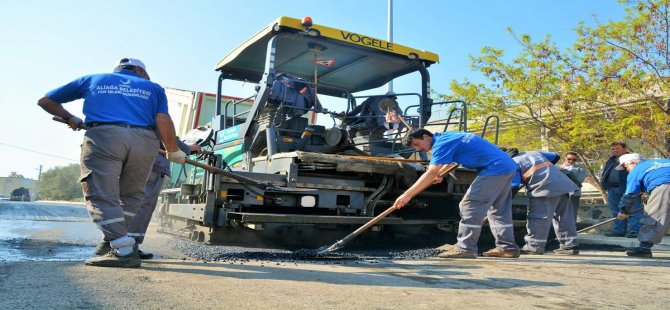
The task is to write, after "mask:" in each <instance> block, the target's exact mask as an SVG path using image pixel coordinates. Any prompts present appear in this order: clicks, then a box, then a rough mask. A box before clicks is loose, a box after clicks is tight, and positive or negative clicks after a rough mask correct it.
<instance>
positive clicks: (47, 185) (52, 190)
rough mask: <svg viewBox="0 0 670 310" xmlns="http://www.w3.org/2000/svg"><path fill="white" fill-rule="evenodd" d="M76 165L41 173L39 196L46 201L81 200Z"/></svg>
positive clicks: (81, 195) (78, 169) (77, 167)
mask: <svg viewBox="0 0 670 310" xmlns="http://www.w3.org/2000/svg"><path fill="white" fill-rule="evenodd" d="M79 173H80V168H79V165H78V164H72V165H69V166H65V167H57V168H53V169H50V170H47V171H46V172H44V173H42V177H41V180H40V183H39V195H40V197H41V198H42V199H46V200H75V199H81V198H83V194H82V190H81V186H80V185H79Z"/></svg>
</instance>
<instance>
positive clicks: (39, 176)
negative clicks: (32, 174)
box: [35, 165, 42, 200]
mask: <svg viewBox="0 0 670 310" xmlns="http://www.w3.org/2000/svg"><path fill="white" fill-rule="evenodd" d="M41 181H42V165H40V168H39V172H38V173H37V186H35V200H38V199H39V198H40V195H39V190H40V184H41Z"/></svg>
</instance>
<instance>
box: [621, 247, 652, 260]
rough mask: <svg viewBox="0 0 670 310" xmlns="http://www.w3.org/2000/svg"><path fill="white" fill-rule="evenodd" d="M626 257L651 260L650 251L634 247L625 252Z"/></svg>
mask: <svg viewBox="0 0 670 310" xmlns="http://www.w3.org/2000/svg"><path fill="white" fill-rule="evenodd" d="M626 255H628V256H633V257H645V258H651V249H646V248H641V247H635V248H630V249H628V250H626Z"/></svg>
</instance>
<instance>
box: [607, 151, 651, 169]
mask: <svg viewBox="0 0 670 310" xmlns="http://www.w3.org/2000/svg"><path fill="white" fill-rule="evenodd" d="M643 160H644V158H642V156H640V154H637V153H631V154H623V155H621V156H620V157H619V165H618V166H616V168H614V169H616V170H624V169H625V170H626V171H628V172H630V171H631V170H633V168H635V166H637V163H639V162H641V161H643Z"/></svg>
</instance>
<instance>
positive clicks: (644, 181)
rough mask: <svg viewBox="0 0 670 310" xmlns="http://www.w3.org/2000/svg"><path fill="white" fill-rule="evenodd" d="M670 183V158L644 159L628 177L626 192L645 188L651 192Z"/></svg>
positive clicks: (635, 192)
mask: <svg viewBox="0 0 670 310" xmlns="http://www.w3.org/2000/svg"><path fill="white" fill-rule="evenodd" d="M666 183H670V159H649V160H643V161H641V162H639V163H637V165H636V166H635V168H633V170H631V171H630V173H629V174H628V178H627V179H626V194H627V195H628V194H637V193H640V192H642V191H643V190H644V191H646V192H647V193H651V191H653V190H654V188H656V187H657V186H659V185H663V184H666Z"/></svg>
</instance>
